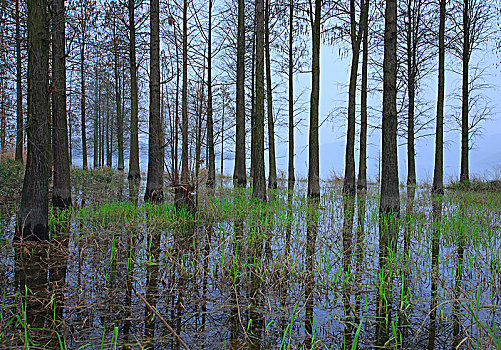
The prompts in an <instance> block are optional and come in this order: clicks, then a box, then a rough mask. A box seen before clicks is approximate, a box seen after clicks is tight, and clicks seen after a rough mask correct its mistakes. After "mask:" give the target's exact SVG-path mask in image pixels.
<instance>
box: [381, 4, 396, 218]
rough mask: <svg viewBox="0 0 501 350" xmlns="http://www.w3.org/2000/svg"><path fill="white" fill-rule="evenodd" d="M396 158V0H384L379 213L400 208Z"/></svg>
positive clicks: (387, 213)
mask: <svg viewBox="0 0 501 350" xmlns="http://www.w3.org/2000/svg"><path fill="white" fill-rule="evenodd" d="M398 185H399V184H398V161H397V0H386V10H385V33H384V59H383V129H382V172H381V202H380V206H379V211H380V213H381V214H384V215H389V214H397V213H398V212H399V211H400V195H399V190H398Z"/></svg>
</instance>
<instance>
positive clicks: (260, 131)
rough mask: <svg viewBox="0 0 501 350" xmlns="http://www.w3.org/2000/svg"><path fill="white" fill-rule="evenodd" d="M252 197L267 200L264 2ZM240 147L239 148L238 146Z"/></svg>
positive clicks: (259, 22) (259, 6)
mask: <svg viewBox="0 0 501 350" xmlns="http://www.w3.org/2000/svg"><path fill="white" fill-rule="evenodd" d="M254 142H255V145H254V156H255V159H254V160H255V161H254V178H253V179H252V180H253V183H252V197H253V198H257V199H261V200H266V176H265V172H264V0H256V120H255V121H254ZM237 147H238V146H237Z"/></svg>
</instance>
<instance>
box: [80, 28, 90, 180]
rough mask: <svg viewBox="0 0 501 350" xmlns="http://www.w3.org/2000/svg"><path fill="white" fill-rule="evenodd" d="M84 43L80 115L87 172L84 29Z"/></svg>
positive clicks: (83, 41)
mask: <svg viewBox="0 0 501 350" xmlns="http://www.w3.org/2000/svg"><path fill="white" fill-rule="evenodd" d="M81 39H82V42H81V43H80V84H81V90H82V96H81V102H80V114H81V123H82V125H81V127H82V158H83V169H84V170H87V169H88V168H89V167H88V165H87V131H86V130H85V129H86V127H85V123H86V120H85V112H86V110H85V107H86V106H85V103H86V101H85V100H86V96H85V30H84V29H82V37H81Z"/></svg>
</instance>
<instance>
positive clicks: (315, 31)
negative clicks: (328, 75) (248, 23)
mask: <svg viewBox="0 0 501 350" xmlns="http://www.w3.org/2000/svg"><path fill="white" fill-rule="evenodd" d="M311 17H312V23H311V26H312V28H311V29H312V36H311V39H312V50H313V55H312V64H311V68H312V71H311V98H310V136H309V137H310V139H309V153H308V197H309V198H319V197H320V170H319V157H320V154H319V143H318V109H319V99H320V45H321V42H320V20H321V18H322V0H315V13H314V14H311Z"/></svg>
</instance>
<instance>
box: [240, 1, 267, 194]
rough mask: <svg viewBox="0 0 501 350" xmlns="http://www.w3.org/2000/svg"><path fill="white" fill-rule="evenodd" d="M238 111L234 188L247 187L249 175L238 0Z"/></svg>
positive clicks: (242, 14) (242, 10) (242, 19)
mask: <svg viewBox="0 0 501 350" xmlns="http://www.w3.org/2000/svg"><path fill="white" fill-rule="evenodd" d="M256 6H257V4H256ZM236 111H237V122H236V143H235V171H234V173H233V183H234V186H236V187H245V186H246V185H247V174H246V169H245V1H244V0H238V37H237V106H236ZM254 127H255V126H254ZM265 186H266V185H265Z"/></svg>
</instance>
